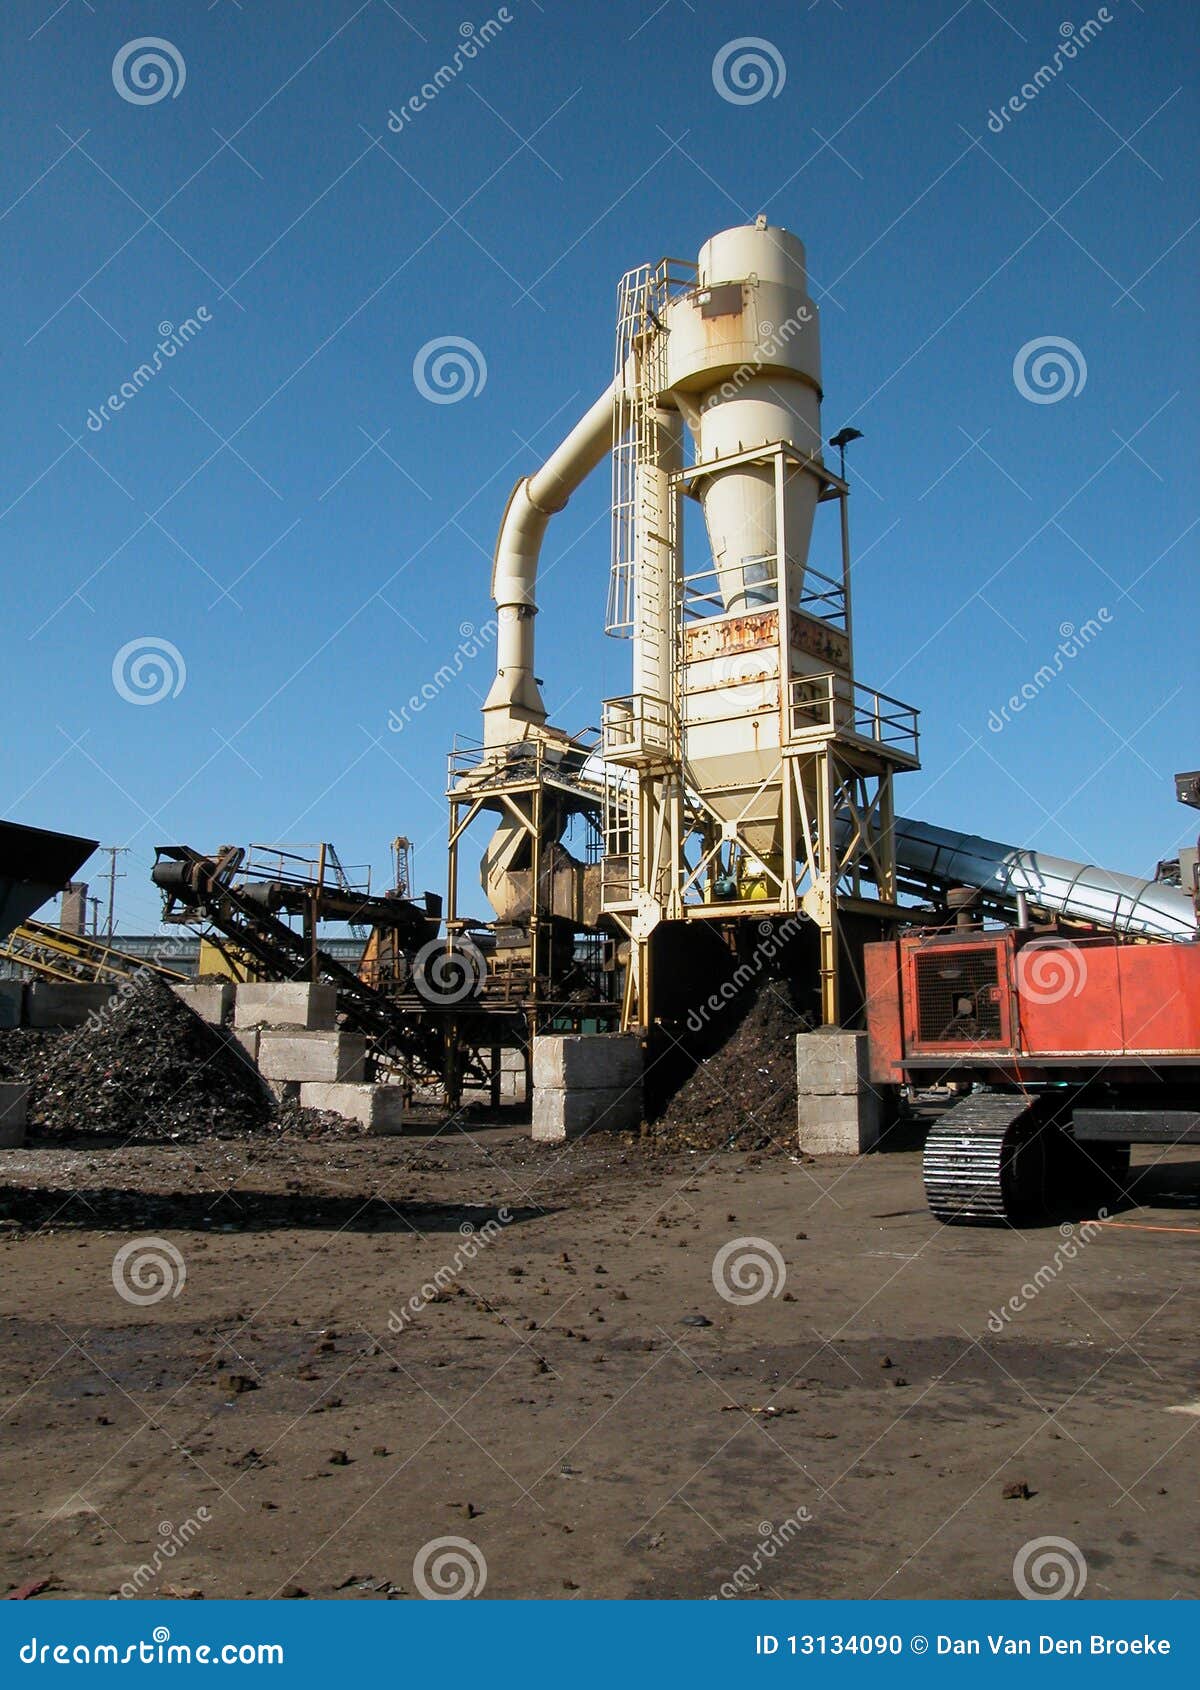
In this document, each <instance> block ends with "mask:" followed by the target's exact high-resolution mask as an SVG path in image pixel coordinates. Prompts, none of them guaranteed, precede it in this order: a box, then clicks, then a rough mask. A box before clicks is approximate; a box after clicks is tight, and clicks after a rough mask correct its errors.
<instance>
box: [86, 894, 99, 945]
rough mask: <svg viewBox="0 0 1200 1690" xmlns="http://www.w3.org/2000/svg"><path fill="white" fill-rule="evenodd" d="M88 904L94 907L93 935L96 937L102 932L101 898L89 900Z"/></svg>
mask: <svg viewBox="0 0 1200 1690" xmlns="http://www.w3.org/2000/svg"><path fill="white" fill-rule="evenodd" d="M88 903H89V904H90V905H91V906H92V933H93V936H94V935H96V934H98V933H99V931H100V900H99V898H89V899H88Z"/></svg>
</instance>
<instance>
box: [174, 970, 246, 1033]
mask: <svg viewBox="0 0 1200 1690" xmlns="http://www.w3.org/2000/svg"><path fill="white" fill-rule="evenodd" d="M171 990H172V991H173V992H174V993H175V996H176V997H177V998H178V999H179V1000H180V1002H181V1003H185V1004H187V1006H188V1008H189V1009H191V1010H194V1011H195V1013H196V1014H197V1015H198V1016H199V1017H200V1019H201V1021H207V1022H208V1024H209V1025H210V1026H211V1027H220V1026H221V1025H222V1023H223V1022H225V1021H227V1020H228V1019H229V1011H230V1009H231V1008H232V1007H233V983H232V981H230V980H189V981H187V982H186V984H183V985H176V986H172V987H171Z"/></svg>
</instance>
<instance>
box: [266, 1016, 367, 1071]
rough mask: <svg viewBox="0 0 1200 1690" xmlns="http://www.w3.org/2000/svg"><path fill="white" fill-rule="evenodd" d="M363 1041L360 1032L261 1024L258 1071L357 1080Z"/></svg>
mask: <svg viewBox="0 0 1200 1690" xmlns="http://www.w3.org/2000/svg"><path fill="white" fill-rule="evenodd" d="M366 1063H367V1041H366V1039H365V1038H364V1037H363V1035H362V1034H361V1033H339V1032H337V1031H333V1032H303V1033H301V1032H296V1031H294V1030H292V1029H287V1028H264V1029H263V1031H262V1032H261V1033H260V1034H259V1036H258V1071H259V1073H260V1074H261V1075H262V1077H263V1079H264V1080H298V1081H300V1082H301V1083H303V1082H304V1081H306V1080H323V1081H341V1080H346V1081H350V1082H357V1081H361V1080H363V1079H365V1078H366Z"/></svg>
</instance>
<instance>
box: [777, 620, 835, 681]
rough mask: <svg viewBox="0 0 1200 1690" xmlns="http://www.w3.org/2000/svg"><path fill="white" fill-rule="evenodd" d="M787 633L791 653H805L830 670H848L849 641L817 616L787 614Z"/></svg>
mask: <svg viewBox="0 0 1200 1690" xmlns="http://www.w3.org/2000/svg"><path fill="white" fill-rule="evenodd" d="M788 633H789V637H790V640H791V644H792V649H793V651H803V652H807V654H808V655H809V656H810V657H815V658H817V659H818V660H819V661H820V662H822V663H828V665H829V667H830V668H831V669H843V670H845V671H846V672H847V673H849V669H850V641H849V640H848V639H847V638H846V636H845V634H843V633H842V631H841V629H840V628H831V627H830V625H829V623H828V622H823V621H822V620H821V618H820V617H819V616H805V614H804V613H803V611H799V610H793V611H791V612H790V613H789V620H788Z"/></svg>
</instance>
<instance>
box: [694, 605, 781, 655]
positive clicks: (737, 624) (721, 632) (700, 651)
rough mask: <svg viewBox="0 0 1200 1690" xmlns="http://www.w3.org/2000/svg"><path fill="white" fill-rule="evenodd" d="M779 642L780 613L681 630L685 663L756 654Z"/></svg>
mask: <svg viewBox="0 0 1200 1690" xmlns="http://www.w3.org/2000/svg"><path fill="white" fill-rule="evenodd" d="M778 639H779V613H778V611H776V610H760V611H756V612H755V613H754V614H753V615H751V616H730V617H724V618H722V619H721V621H719V622H700V623H698V624H697V625H696V626H695V627H693V628H687V629H685V630H684V636H683V655H684V661H685V662H687V663H699V662H702V661H703V660H704V659H705V658H706V657H728V656H731V655H732V654H733V653H734V652H738V651H758V650H759V649H761V648H762V647H763V646H771V645H774V644H775V643H776V642H777V640H778Z"/></svg>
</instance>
